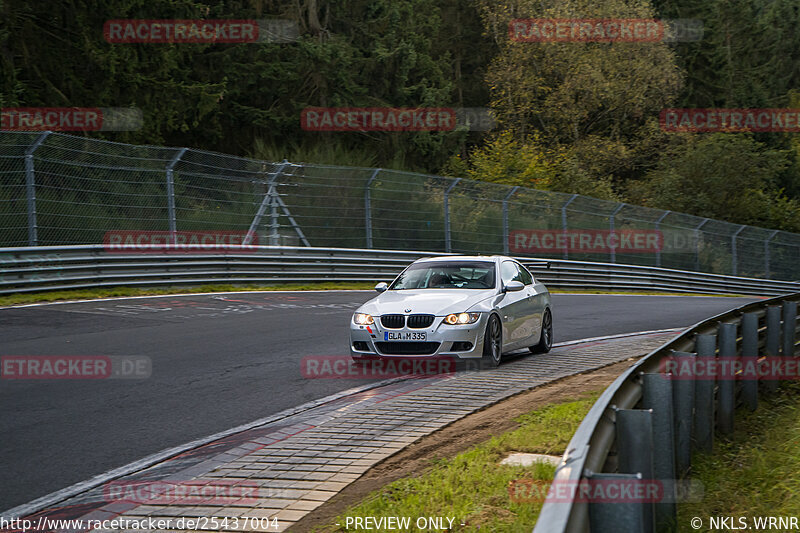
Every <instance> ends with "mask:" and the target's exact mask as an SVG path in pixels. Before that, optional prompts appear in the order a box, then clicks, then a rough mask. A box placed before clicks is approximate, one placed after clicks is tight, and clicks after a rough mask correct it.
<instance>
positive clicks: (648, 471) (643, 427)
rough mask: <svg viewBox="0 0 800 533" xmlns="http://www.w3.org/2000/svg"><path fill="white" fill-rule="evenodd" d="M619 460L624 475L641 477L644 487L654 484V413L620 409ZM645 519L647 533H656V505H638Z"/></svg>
mask: <svg viewBox="0 0 800 533" xmlns="http://www.w3.org/2000/svg"><path fill="white" fill-rule="evenodd" d="M616 420H617V421H616V433H617V439H616V440H617V460H618V461H619V472H620V473H621V474H640V475H641V476H642V478H644V480H645V483H648V484H651V483H652V482H653V411H652V410H650V409H617V410H616ZM638 503H639V505H640V506H641V507H642V514H643V515H644V524H643V525H644V527H643V528H642V529H641V530H640V531H643V532H645V533H647V532H652V531H653V530H654V522H653V502H652V501H646V500H645V501H642V502H638Z"/></svg>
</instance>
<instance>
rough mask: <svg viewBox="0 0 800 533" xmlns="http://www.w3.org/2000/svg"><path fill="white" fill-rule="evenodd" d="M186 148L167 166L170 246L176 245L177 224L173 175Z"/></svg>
mask: <svg viewBox="0 0 800 533" xmlns="http://www.w3.org/2000/svg"><path fill="white" fill-rule="evenodd" d="M186 150H188V148H181V149H180V151H179V152H178V153H177V154H176V155H175V157H173V158H172V160H171V161H170V162H169V164H167V218H168V219H169V240H170V241H171V242H172V244H177V240H176V234H177V232H178V223H177V219H176V215H175V176H174V174H173V172H174V170H175V165H177V164H178V161H180V160H181V157H183V154H185V153H186Z"/></svg>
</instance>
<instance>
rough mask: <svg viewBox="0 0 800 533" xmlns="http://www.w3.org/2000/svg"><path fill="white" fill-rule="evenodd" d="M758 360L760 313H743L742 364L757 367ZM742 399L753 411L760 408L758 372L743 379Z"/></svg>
mask: <svg viewBox="0 0 800 533" xmlns="http://www.w3.org/2000/svg"><path fill="white" fill-rule="evenodd" d="M757 361H758V314H756V313H745V314H744V315H742V364H743V365H744V368H745V369H748V370H747V371H748V372H749V371H750V370H749V369H754V368H756V362H757ZM742 399H743V400H744V404H745V406H747V408H748V409H750V410H751V411H755V410H756V409H758V374H757V373H756V374H755V375H753V376H750V378H749V379H747V377H745V379H743V380H742Z"/></svg>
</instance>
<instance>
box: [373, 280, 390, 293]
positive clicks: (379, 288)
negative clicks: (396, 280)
mask: <svg viewBox="0 0 800 533" xmlns="http://www.w3.org/2000/svg"><path fill="white" fill-rule="evenodd" d="M388 288H389V285H387V284H386V282H385V281H381V282H380V283H378V284H377V285H375V290H376V291H378V292H383V291H385V290H386V289H388Z"/></svg>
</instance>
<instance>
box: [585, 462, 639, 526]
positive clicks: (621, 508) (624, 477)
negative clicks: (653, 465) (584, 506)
mask: <svg viewBox="0 0 800 533" xmlns="http://www.w3.org/2000/svg"><path fill="white" fill-rule="evenodd" d="M642 481H643V480H642V475H641V474H603V473H592V474H590V475H588V476H587V480H586V481H585V482H586V483H589V487H591V486H592V485H597V484H611V483H616V484H620V485H622V484H626V485H627V484H633V483H640V482H642ZM646 526H647V522H646V516H645V511H644V506H643V505H642V504H641V503H639V502H630V501H623V502H610V501H607V500H601V501H599V502H592V501H590V502H589V531H600V532H605V531H615V532H620V533H641V532H642V531H652V527H651V528H650V529H646Z"/></svg>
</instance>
